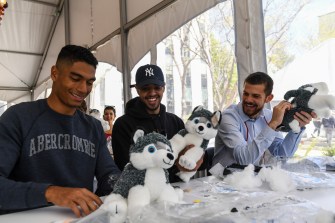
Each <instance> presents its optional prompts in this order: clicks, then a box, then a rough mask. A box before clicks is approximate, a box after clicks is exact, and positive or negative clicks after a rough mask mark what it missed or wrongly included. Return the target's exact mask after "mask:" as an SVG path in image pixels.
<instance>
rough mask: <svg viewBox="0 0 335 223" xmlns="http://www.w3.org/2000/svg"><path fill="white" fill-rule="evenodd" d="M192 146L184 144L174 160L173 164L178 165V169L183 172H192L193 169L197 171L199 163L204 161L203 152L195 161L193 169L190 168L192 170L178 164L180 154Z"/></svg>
mask: <svg viewBox="0 0 335 223" xmlns="http://www.w3.org/2000/svg"><path fill="white" fill-rule="evenodd" d="M192 147H194V145H193V144H191V145H188V146H186V147H185V148H184V149H183V150H182V151H180V153H179V155H178V158H177V160H176V162H175V165H176V166H177V167H178V169H179V170H180V171H184V172H193V171H197V170H198V169H199V167H200V166H201V164H202V163H203V162H204V155H205V154H203V155H202V157H201V158H200V159H199V160H198V161H197V164H196V166H195V167H194V169H192V170H189V169H186V168H185V167H183V166H181V165H180V164H179V157H181V156H182V155H184V154H185V153H186V152H187V151H188V150H189V149H191V148H192Z"/></svg>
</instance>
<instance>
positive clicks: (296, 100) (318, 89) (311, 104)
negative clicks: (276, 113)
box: [277, 82, 335, 133]
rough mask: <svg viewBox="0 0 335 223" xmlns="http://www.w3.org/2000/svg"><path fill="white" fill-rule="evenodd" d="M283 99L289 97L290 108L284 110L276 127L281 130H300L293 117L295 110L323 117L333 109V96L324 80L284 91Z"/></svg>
mask: <svg viewBox="0 0 335 223" xmlns="http://www.w3.org/2000/svg"><path fill="white" fill-rule="evenodd" d="M284 99H285V100H287V101H289V99H291V101H290V102H291V104H292V108H291V109H290V110H288V111H286V113H285V115H284V118H283V122H282V124H281V125H280V126H278V128H277V129H278V130H279V131H283V132H288V131H290V130H292V131H293V132H295V133H298V132H300V130H301V128H300V126H299V122H298V121H297V120H295V119H294V117H293V116H294V114H295V113H296V112H301V111H305V112H307V113H309V114H310V113H311V112H315V113H316V115H317V117H319V118H323V117H329V116H330V114H331V110H332V109H335V97H334V96H333V95H329V94H328V86H327V84H326V83H325V82H319V83H314V84H306V85H303V86H301V87H299V88H298V89H297V90H290V91H288V92H286V94H285V95H284Z"/></svg>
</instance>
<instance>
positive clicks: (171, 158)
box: [166, 153, 174, 160]
mask: <svg viewBox="0 0 335 223" xmlns="http://www.w3.org/2000/svg"><path fill="white" fill-rule="evenodd" d="M166 156H167V157H168V158H169V159H170V160H173V159H174V156H173V155H172V153H168V154H167V155H166Z"/></svg>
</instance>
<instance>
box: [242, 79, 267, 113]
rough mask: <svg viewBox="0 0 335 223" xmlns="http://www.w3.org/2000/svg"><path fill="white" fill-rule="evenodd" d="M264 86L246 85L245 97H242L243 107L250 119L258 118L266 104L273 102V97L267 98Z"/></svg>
mask: <svg viewBox="0 0 335 223" xmlns="http://www.w3.org/2000/svg"><path fill="white" fill-rule="evenodd" d="M264 90H265V85H264V84H256V85H253V84H249V83H245V85H244V90H243V96H242V107H243V112H244V114H246V115H247V116H249V117H250V118H256V117H257V116H258V115H259V113H260V111H261V110H262V109H263V108H264V104H265V103H268V102H270V101H271V100H272V98H273V95H272V94H270V95H268V96H266V94H265V91H264Z"/></svg>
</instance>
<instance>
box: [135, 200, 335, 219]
mask: <svg viewBox="0 0 335 223" xmlns="http://www.w3.org/2000/svg"><path fill="white" fill-rule="evenodd" d="M320 216H321V217H322V218H323V219H325V218H326V217H328V219H334V214H333V213H331V212H327V211H325V210H323V209H321V208H319V207H317V206H315V205H314V204H313V203H311V202H309V201H306V200H301V199H297V198H295V197H290V196H283V195H278V196H274V195H273V194H268V195H267V194H265V193H263V194H259V193H253V194H251V195H250V194H249V195H246V194H243V195H242V196H237V197H236V196H235V198H234V200H231V199H229V198H226V199H220V200H217V201H214V202H208V203H206V202H204V203H197V204H178V205H171V204H167V203H164V204H163V203H153V204H151V205H149V206H147V207H146V208H144V209H143V212H142V213H141V214H140V215H139V216H137V218H136V219H134V222H137V223H142V222H143V223H144V222H145V223H154V222H160V223H168V222H176V223H184V222H185V223H186V222H194V223H198V222H223V223H225V222H227V223H228V222H231V223H235V222H236V223H237V222H238V223H244V222H245V223H249V222H250V223H251V222H252V223H256V222H272V223H279V222H285V223H286V222H295V223H300V222H301V223H302V222H304V223H306V222H307V223H318V222H320V221H319V218H320ZM321 222H327V223H328V222H329V223H330V222H332V221H321Z"/></svg>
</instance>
